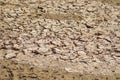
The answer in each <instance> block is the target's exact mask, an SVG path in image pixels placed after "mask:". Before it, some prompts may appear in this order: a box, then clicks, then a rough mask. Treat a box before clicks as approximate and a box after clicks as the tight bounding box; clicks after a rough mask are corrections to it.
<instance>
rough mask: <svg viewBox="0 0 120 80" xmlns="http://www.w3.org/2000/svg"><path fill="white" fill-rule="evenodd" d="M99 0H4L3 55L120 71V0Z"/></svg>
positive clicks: (0, 16)
mask: <svg viewBox="0 0 120 80" xmlns="http://www.w3.org/2000/svg"><path fill="white" fill-rule="evenodd" d="M101 1H103V0H101ZM101 1H98V0H97V1H93V0H78V1H77V2H71V1H67V2H64V1H62V0H54V1H53V0H47V1H46V0H0V59H8V60H14V61H18V62H19V63H28V64H30V65H34V66H37V67H41V68H43V67H44V68H53V67H54V68H57V69H64V70H66V71H68V72H78V73H80V74H83V73H84V72H87V73H88V74H94V75H114V74H120V5H119V3H116V2H114V3H111V2H110V1H109V3H106V1H107V0H105V3H102V2H101ZM111 1H112V0H111ZM116 1H117V2H119V0H116ZM0 72H1V71H0ZM115 79H116V78H115ZM117 79H118V80H119V79H120V78H117ZM3 80H4V79H3ZM36 80H37V79H36ZM106 80H107V79H106Z"/></svg>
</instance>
